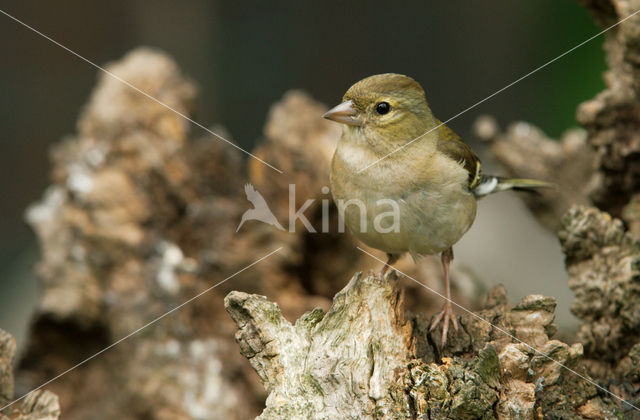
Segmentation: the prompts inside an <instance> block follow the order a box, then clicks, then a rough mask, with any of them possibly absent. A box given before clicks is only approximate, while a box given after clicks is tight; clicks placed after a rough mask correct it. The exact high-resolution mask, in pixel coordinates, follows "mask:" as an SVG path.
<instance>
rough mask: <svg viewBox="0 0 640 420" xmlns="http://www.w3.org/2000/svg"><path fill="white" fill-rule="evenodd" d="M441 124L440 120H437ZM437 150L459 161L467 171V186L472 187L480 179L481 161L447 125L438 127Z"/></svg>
mask: <svg viewBox="0 0 640 420" xmlns="http://www.w3.org/2000/svg"><path fill="white" fill-rule="evenodd" d="M437 123H438V124H441V123H440V121H438V122H437ZM436 147H437V150H438V151H439V152H442V153H444V154H445V155H447V156H448V157H449V158H451V159H453V160H455V161H456V162H460V163H461V164H462V165H463V166H464V168H465V169H466V170H467V172H468V173H469V188H474V187H475V186H477V185H478V183H479V182H480V180H481V179H482V170H481V166H482V165H481V163H480V159H479V158H478V156H476V154H475V153H473V150H471V148H470V147H469V146H468V145H467V144H466V143H465V142H463V141H462V140H461V139H460V137H459V136H458V135H457V134H456V133H455V132H454V131H453V130H452V129H450V128H449V127H447V126H446V125H444V124H442V125H441V126H440V127H438V143H437V146H436Z"/></svg>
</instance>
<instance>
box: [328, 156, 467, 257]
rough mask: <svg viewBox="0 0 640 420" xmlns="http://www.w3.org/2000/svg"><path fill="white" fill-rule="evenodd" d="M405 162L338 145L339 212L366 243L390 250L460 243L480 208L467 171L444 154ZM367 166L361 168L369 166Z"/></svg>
mask: <svg viewBox="0 0 640 420" xmlns="http://www.w3.org/2000/svg"><path fill="white" fill-rule="evenodd" d="M413 158H414V159H413V160H412V162H407V163H406V164H403V163H402V162H400V161H398V159H397V158H395V159H392V158H391V157H389V158H387V159H383V160H382V161H380V162H376V161H377V160H378V159H379V158H378V157H377V156H375V155H373V154H372V153H370V151H369V150H367V149H366V147H360V146H357V145H353V144H351V145H349V144H347V145H345V144H342V145H339V146H338V148H337V150H336V153H335V155H334V157H333V160H332V168H331V191H332V194H333V198H334V200H335V202H336V205H337V207H338V210H339V212H340V215H341V218H342V219H343V220H344V223H345V225H346V226H347V227H348V228H349V230H350V231H351V232H352V233H353V234H354V235H355V236H356V237H357V238H358V239H360V240H361V241H362V242H364V243H365V244H367V245H369V246H371V247H374V248H377V249H380V250H382V251H385V252H388V253H391V254H402V253H404V252H411V253H412V254H435V253H438V252H441V251H443V250H445V249H447V248H449V247H450V246H451V245H453V244H454V243H456V242H457V241H458V240H459V239H460V238H461V237H462V235H463V234H464V233H465V232H466V231H467V230H468V229H469V227H470V226H471V224H472V223H473V220H474V218H475V214H476V200H475V198H474V197H473V195H472V194H471V193H470V192H469V191H468V189H467V188H466V182H467V181H466V180H467V176H468V174H467V173H466V171H465V170H464V169H463V168H462V167H461V166H460V165H459V164H457V163H456V162H453V161H452V160H451V159H448V158H446V157H438V156H432V157H430V158H429V159H424V160H423V161H422V163H421V164H418V165H416V162H420V160H421V159H420V158H421V157H420V156H414V157H413ZM372 163H373V166H371V167H369V168H367V169H366V170H364V171H361V169H363V168H366V167H367V166H369V165H371V164H372Z"/></svg>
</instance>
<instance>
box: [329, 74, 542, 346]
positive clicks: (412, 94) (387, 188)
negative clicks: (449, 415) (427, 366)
mask: <svg viewBox="0 0 640 420" xmlns="http://www.w3.org/2000/svg"><path fill="white" fill-rule="evenodd" d="M324 116H325V117H326V118H328V119H331V120H334V121H336V122H340V123H343V124H344V125H343V132H342V137H341V138H340V141H339V142H338V146H337V148H336V152H335V154H334V157H333V160H332V166H331V191H332V194H333V198H334V200H335V201H336V203H337V204H338V207H339V209H341V211H343V217H344V220H345V223H346V225H347V226H348V227H349V229H350V230H351V231H352V232H353V234H354V235H355V236H356V237H357V238H358V239H360V240H361V241H362V242H364V243H365V244H367V245H369V246H371V247H373V248H377V249H380V250H382V251H384V252H386V253H387V254H388V256H389V263H388V264H387V265H386V266H385V269H383V272H384V271H385V270H386V267H387V266H388V265H389V264H391V263H393V262H394V261H396V260H397V258H399V256H401V255H402V254H404V253H407V252H408V253H410V254H411V255H412V256H413V257H414V258H417V257H418V256H420V255H424V254H436V253H442V261H443V265H444V269H445V280H446V284H447V297H449V274H448V272H449V270H448V268H449V263H450V261H451V259H452V258H453V252H452V250H451V247H452V245H453V244H455V243H456V242H457V241H458V240H459V239H460V238H461V237H462V235H464V233H465V232H466V231H467V230H468V229H469V228H470V227H471V224H472V223H473V221H474V219H475V215H476V201H477V199H478V198H480V197H483V196H485V195H487V194H490V193H492V192H496V191H501V190H505V189H532V188H538V187H545V186H550V184H548V183H544V182H542V181H533V180H521V179H505V178H499V177H494V176H486V175H483V174H482V169H481V168H482V165H481V163H480V160H479V159H478V157H477V156H476V155H475V153H473V151H472V150H471V148H470V147H469V146H468V145H467V144H466V143H464V142H463V141H462V140H461V139H460V137H458V135H457V134H455V133H454V132H453V131H452V130H451V129H450V128H449V127H447V126H446V125H444V124H442V123H441V122H440V121H439V120H438V119H437V118H435V117H434V115H433V113H432V112H431V109H430V108H429V105H428V103H427V100H426V97H425V93H424V90H423V89H422V87H421V86H420V84H419V83H418V82H416V81H415V80H413V79H412V78H410V77H407V76H403V75H400V74H393V73H387V74H379V75H375V76H371V77H367V78H366V79H363V80H361V81H359V82H358V83H356V84H354V85H353V86H351V88H349V90H347V92H346V93H345V95H344V97H343V102H342V104H340V105H338V106H336V107H335V108H333V109H331V110H330V111H329V112H327V113H326V114H325V115H324ZM349 200H351V201H349ZM384 200H391V201H392V202H393V203H396V205H397V209H396V210H397V212H398V213H399V226H398V228H397V229H396V230H385V229H379V228H376V223H375V222H376V220H379V218H380V217H381V216H383V215H384V214H385V213H384V212H388V211H389V207H382V208H381V207H380V206H379V203H380V202H381V201H384ZM345 202H358V203H361V204H362V206H361V207H360V206H344V203H345ZM363 209H364V210H365V211H364V212H363V211H362V210H363ZM441 320H443V321H444V322H443V343H444V342H446V335H447V330H448V325H449V322H452V323H453V325H454V326H455V327H456V329H457V323H456V320H455V317H454V316H453V312H452V309H451V303H450V299H449V300H447V302H446V303H445V306H444V308H443V311H442V313H441V315H440V316H439V317H438V318H436V319H435V320H434V322H433V326H434V327H435V326H436V325H438V323H439V322H440V321H441Z"/></svg>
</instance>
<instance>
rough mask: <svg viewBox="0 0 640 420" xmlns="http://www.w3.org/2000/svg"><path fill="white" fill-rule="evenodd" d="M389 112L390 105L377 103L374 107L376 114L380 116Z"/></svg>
mask: <svg viewBox="0 0 640 420" xmlns="http://www.w3.org/2000/svg"><path fill="white" fill-rule="evenodd" d="M389 111H391V105H389V103H388V102H378V104H377V105H376V112H377V113H378V114H380V115H384V114H387V113H388V112H389Z"/></svg>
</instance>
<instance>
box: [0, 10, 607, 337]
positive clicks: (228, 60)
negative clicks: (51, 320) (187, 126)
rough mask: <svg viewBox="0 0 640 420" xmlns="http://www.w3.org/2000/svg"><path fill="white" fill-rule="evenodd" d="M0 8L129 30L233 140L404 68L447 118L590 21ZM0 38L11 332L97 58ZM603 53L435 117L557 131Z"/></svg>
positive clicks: (63, 22) (251, 137)
mask: <svg viewBox="0 0 640 420" xmlns="http://www.w3.org/2000/svg"><path fill="white" fill-rule="evenodd" d="M0 8H1V9H2V10H4V11H6V12H7V13H10V14H12V15H14V16H15V17H17V18H19V19H21V20H23V21H24V22H25V23H27V24H29V25H31V26H33V27H34V28H36V29H38V30H39V31H42V32H43V33H45V34H47V35H49V36H51V37H52V38H53V39H55V40H56V41H58V42H60V43H62V44H63V45H65V46H67V47H69V48H70V49H72V50H74V51H76V52H77V53H79V54H81V55H83V56H85V57H86V58H88V59H89V60H92V61H94V62H96V63H98V64H104V63H106V62H108V61H110V60H116V59H119V58H120V57H122V55H123V54H125V53H126V52H127V51H129V50H130V49H132V48H134V47H137V46H140V45H148V46H154V47H158V48H160V49H163V50H165V51H167V52H168V53H170V54H171V55H172V56H173V57H174V58H175V59H176V60H177V62H178V63H179V65H180V66H181V68H182V69H183V71H184V73H185V74H187V75H189V76H190V77H191V78H193V80H195V81H196V82H197V84H198V86H199V95H198V103H197V114H196V115H195V119H196V120H197V121H199V122H200V123H202V124H204V125H206V126H210V125H213V124H217V123H219V124H222V125H224V126H226V128H227V129H228V130H229V132H230V133H232V135H233V138H234V140H235V141H236V142H237V143H238V144H240V145H242V146H243V147H245V148H251V147H252V145H253V144H254V143H255V142H256V140H257V139H259V137H260V136H261V131H262V127H263V124H264V122H265V117H266V114H267V110H268V108H269V106H270V105H271V104H272V103H273V102H274V101H276V100H278V99H279V98H280V97H281V96H282V94H283V93H284V92H285V91H286V90H288V89H291V88H301V89H304V90H307V91H308V92H310V93H311V94H312V95H313V96H314V97H316V98H318V99H319V100H321V101H323V102H325V103H327V104H336V103H338V101H339V100H340V98H341V96H342V94H343V93H344V91H345V90H346V89H347V88H348V87H349V86H350V85H351V84H352V83H353V82H355V81H357V80H359V79H361V78H362V77H365V76H368V75H371V74H374V73H381V72H391V71H392V72H399V73H405V74H408V75H411V76H413V77H414V78H416V79H417V80H418V81H420V82H421V83H422V85H423V86H424V88H425V90H426V92H427V97H428V99H429V102H430V104H431V107H432V108H433V110H434V112H435V113H436V115H437V116H438V117H439V118H440V119H442V120H446V119H448V118H450V117H451V116H453V115H455V114H457V113H458V112H460V111H462V110H463V109H465V108H467V107H468V106H470V105H472V104H474V103H476V102H477V101H479V100H481V99H483V98H485V97H486V96H488V95H489V94H491V93H493V92H495V91H496V90H498V89H500V88H502V87H503V86H505V85H506V84H508V83H510V82H512V81H514V80H515V79H517V78H519V77H521V76H522V75H524V74H526V73H528V72H529V71H531V70H533V69H535V68H536V67H538V66H540V65H542V64H543V63H545V62H547V61H548V60H550V59H552V58H554V57H556V56H557V55H559V54H561V53H563V52H564V51H566V50H568V49H569V48H571V47H573V46H575V45H576V44H578V43H580V42H582V41H583V40H585V39H586V38H588V37H590V36H592V35H593V34H595V33H597V32H598V31H599V30H600V28H597V27H596V26H595V25H594V24H593V22H592V20H591V19H590V17H589V15H588V13H587V12H586V10H584V9H583V8H582V7H581V6H579V5H578V4H576V3H575V2H574V1H571V0H537V1H534V0H520V1H517V2H514V1H509V0H503V1H499V0H484V1H482V2H469V1H464V2H463V1H459V0H450V1H446V2H445V1H439V2H413V3H411V2H402V3H392V2H389V1H387V2H382V1H351V2H331V1H323V2H294V1H275V2H264V3H258V4H255V3H253V2H245V1H235V2H221V1H195V0H193V1H185V2H176V1H169V0H156V1H123V0H117V1H109V2H106V1H103V2H92V1H89V2H87V1H79V0H70V1H65V2H44V1H29V0H27V1H20V2H15V1H4V0H2V1H0ZM0 53H1V56H2V58H1V59H0V94H1V98H2V99H1V100H0V127H1V130H0V168H1V170H2V176H1V177H0V191H1V192H2V194H1V195H0V215H1V217H0V327H2V328H5V329H7V330H9V331H10V332H12V333H13V334H15V335H17V336H18V338H19V337H20V335H21V333H20V331H21V328H23V327H24V323H25V320H26V319H27V315H28V313H29V311H30V309H31V308H32V307H33V303H34V301H35V298H36V296H37V286H36V285H37V282H36V279H35V276H34V274H33V265H34V263H35V261H37V253H38V251H37V245H36V243H35V239H34V236H33V234H32V233H31V232H30V230H29V229H28V228H27V227H26V225H25V224H24V223H23V221H22V214H23V211H24V209H25V208H26V206H27V205H28V204H29V203H31V202H33V201H35V200H37V199H38V198H39V197H40V196H41V194H42V192H43V190H44V188H45V187H46V185H47V183H48V179H47V178H48V171H49V164H48V157H47V150H48V148H49V146H50V145H51V144H53V143H55V142H57V141H59V140H60V139H61V138H62V137H64V136H65V135H68V134H72V133H74V131H75V122H76V118H77V114H78V112H79V110H80V109H81V107H82V105H83V103H85V101H86V99H87V96H88V94H89V92H90V90H91V88H92V87H93V85H94V82H95V80H96V72H97V70H96V69H95V68H93V67H91V66H89V65H88V64H87V63H85V62H82V61H81V60H79V59H78V58H77V57H74V56H73V55H71V54H69V53H68V52H66V51H64V50H63V49H61V48H60V47H57V46H55V45H54V44H52V43H51V42H49V41H47V40H45V39H43V38H42V37H40V36H38V35H36V34H34V33H33V32H31V31H29V30H27V29H25V28H24V27H22V26H20V25H18V24H16V23H15V22H13V21H11V20H10V19H9V18H7V17H6V16H3V15H0ZM604 68H605V65H604V54H603V50H602V38H598V39H596V40H594V41H593V42H590V43H589V44H587V45H585V46H583V47H581V48H580V49H578V50H577V51H575V52H573V53H571V54H569V55H568V56H566V57H564V58H562V59H561V60H559V61H557V62H555V63H553V64H551V65H550V66H549V67H547V68H545V69H543V70H541V71H540V72H538V73H536V74H535V75H533V76H531V77H530V78H528V79H526V80H524V81H522V82H520V83H518V84H517V85H515V86H513V87H511V88H510V89H509V90H507V91H505V92H503V93H501V94H500V95H498V96H496V97H495V98H492V99H491V100H489V101H487V102H485V103H484V104H482V105H480V106H479V107H477V108H475V109H473V110H471V111H470V112H468V113H466V114H465V115H463V116H461V117H459V118H458V119H456V120H455V121H453V122H452V123H450V125H451V126H452V128H454V129H455V130H456V131H458V132H459V133H460V134H462V135H463V136H464V137H466V138H467V139H468V141H469V142H470V143H472V144H474V141H473V139H472V137H471V134H470V127H471V124H472V122H473V120H474V119H475V118H476V117H477V116H478V115H479V114H485V113H488V114H492V115H494V116H496V117H497V118H498V120H499V121H500V123H501V124H507V123H509V122H511V121H514V120H526V121H529V122H532V123H534V124H537V125H539V126H540V127H541V128H543V129H544V130H545V131H546V132H547V133H548V134H550V135H552V136H559V135H560V134H561V133H562V131H563V130H565V129H567V128H570V127H572V126H575V125H576V123H575V119H574V114H575V108H576V106H577V105H578V104H579V103H580V102H581V101H583V100H586V99H589V98H591V97H592V96H594V94H596V93H597V92H599V91H600V90H601V89H602V88H603V82H602V78H601V74H602V72H603V70H604ZM193 132H194V134H197V135H200V134H201V133H200V131H199V129H198V128H197V127H193ZM474 147H476V148H479V146H478V145H475V144H474ZM564 287H566V286H564Z"/></svg>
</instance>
